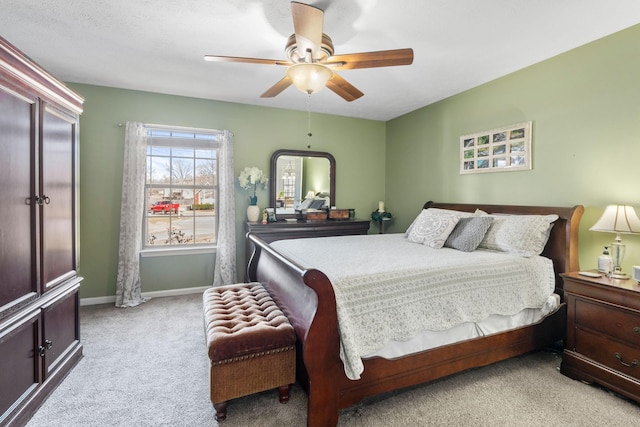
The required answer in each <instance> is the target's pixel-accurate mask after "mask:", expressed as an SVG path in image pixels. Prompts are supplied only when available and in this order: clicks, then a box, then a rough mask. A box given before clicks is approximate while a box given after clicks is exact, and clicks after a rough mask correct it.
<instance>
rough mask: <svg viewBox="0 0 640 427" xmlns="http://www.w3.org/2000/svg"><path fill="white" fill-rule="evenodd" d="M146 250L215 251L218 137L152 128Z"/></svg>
mask: <svg viewBox="0 0 640 427" xmlns="http://www.w3.org/2000/svg"><path fill="white" fill-rule="evenodd" d="M147 135H148V137H149V138H148V143H147V159H146V179H145V196H146V204H147V206H146V209H145V217H144V234H143V249H157V248H162V247H166V248H169V247H170V248H177V247H196V246H214V245H215V244H216V240H217V237H216V236H217V215H216V210H217V208H218V206H217V203H216V201H217V199H218V197H217V193H218V161H217V160H218V148H219V141H218V138H219V136H218V133H216V132H214V131H207V130H202V129H183V128H180V129H172V128H161V127H149V128H148V130H147Z"/></svg>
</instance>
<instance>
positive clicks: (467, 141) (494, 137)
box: [460, 122, 531, 174]
mask: <svg viewBox="0 0 640 427" xmlns="http://www.w3.org/2000/svg"><path fill="white" fill-rule="evenodd" d="M519 170H531V122H523V123H516V124H514V125H510V126H505V127H501V128H497V129H491V130H487V131H482V132H475V133H472V134H469V135H463V136H461V137H460V174H470V173H483V172H506V171H519Z"/></svg>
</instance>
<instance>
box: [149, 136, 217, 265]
mask: <svg viewBox="0 0 640 427" xmlns="http://www.w3.org/2000/svg"><path fill="white" fill-rule="evenodd" d="M147 136H148V143H147V147H148V149H147V160H146V165H147V170H146V171H145V185H144V187H145V198H144V199H145V209H144V213H143V218H142V248H141V251H140V254H141V256H143V257H147V256H166V255H173V254H193V253H212V252H215V248H216V244H217V238H218V214H217V212H219V210H218V209H219V206H218V200H219V197H218V177H219V176H220V175H219V148H220V141H219V132H218V131H215V130H211V129H200V128H186V127H174V126H163V125H148V126H147ZM149 147H177V148H180V147H184V148H196V149H198V148H200V149H206V150H209V149H213V150H215V152H216V154H215V159H216V161H215V175H214V181H215V182H213V183H211V184H210V185H203V184H196V183H195V182H194V183H193V184H184V183H173V182H172V181H173V176H174V174H173V173H169V175H170V177H169V179H170V181H169V183H153V182H149V165H150V160H149V159H150V157H153V155H151V156H150V151H149ZM175 157H179V156H175ZM196 159H198V157H194V158H193V160H194V174H195V173H196V172H195V162H196ZM173 160H174V156H173V155H171V156H169V161H170V163H171V164H172V163H173ZM160 188H162V189H165V188H169V189H176V190H178V189H179V190H193V192H194V193H195V192H196V190H203V189H205V190H209V191H212V192H213V200H214V210H213V215H212V216H213V219H214V223H213V230H212V233H213V236H214V241H213V242H210V243H195V242H194V243H173V244H163V245H151V244H149V243H148V242H149V235H148V234H149V232H148V224H149V218H150V217H152V214H151V213H150V212H149V206H148V203H149V191H150V190H153V189H160ZM172 193H174V192H172ZM181 209H183V206H181ZM174 219H175V220H179V216H178V215H173V214H170V215H169V223H170V224H171V221H173V220H174ZM194 221H195V218H194ZM193 227H194V233H195V222H194V225H193Z"/></svg>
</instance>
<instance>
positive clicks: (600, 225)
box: [589, 205, 640, 279]
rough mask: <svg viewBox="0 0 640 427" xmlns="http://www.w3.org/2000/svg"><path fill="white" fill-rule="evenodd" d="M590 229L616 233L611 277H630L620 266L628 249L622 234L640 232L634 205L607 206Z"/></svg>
mask: <svg viewBox="0 0 640 427" xmlns="http://www.w3.org/2000/svg"><path fill="white" fill-rule="evenodd" d="M589 230H591V231H604V232H608V233H616V238H615V240H614V241H613V243H612V244H611V258H612V260H613V272H612V276H611V277H613V278H614V279H628V278H629V276H627V275H626V274H625V273H623V272H622V269H621V267H620V266H621V264H622V260H623V259H624V253H625V251H626V247H625V245H624V243H622V238H621V237H620V234H638V233H640V219H639V218H638V215H636V211H635V210H634V209H633V207H632V206H628V205H609V206H607V208H606V209H605V210H604V213H603V214H602V216H601V217H600V219H599V220H598V221H597V222H596V223H595V224H594V225H593V226H592V227H591V228H590V229H589Z"/></svg>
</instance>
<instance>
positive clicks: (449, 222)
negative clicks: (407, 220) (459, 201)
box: [406, 208, 460, 249]
mask: <svg viewBox="0 0 640 427" xmlns="http://www.w3.org/2000/svg"><path fill="white" fill-rule="evenodd" d="M450 212H453V211H448V212H442V210H440V209H433V208H430V209H423V210H422V212H420V215H418V217H417V218H416V219H415V221H413V224H411V226H410V227H409V229H408V230H407V233H406V234H407V240H408V241H410V242H413V243H421V244H423V245H425V246H429V247H430V248H434V249H440V248H441V247H442V246H443V245H444V242H445V241H446V240H447V237H449V234H451V231H452V230H453V228H454V227H455V226H456V224H457V223H458V221H459V220H460V216H459V215H457V214H455V213H450Z"/></svg>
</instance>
